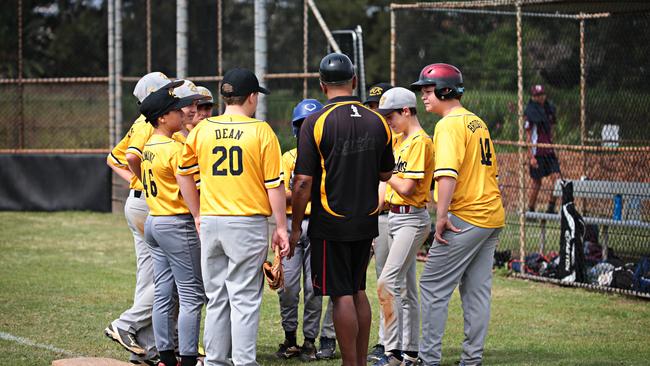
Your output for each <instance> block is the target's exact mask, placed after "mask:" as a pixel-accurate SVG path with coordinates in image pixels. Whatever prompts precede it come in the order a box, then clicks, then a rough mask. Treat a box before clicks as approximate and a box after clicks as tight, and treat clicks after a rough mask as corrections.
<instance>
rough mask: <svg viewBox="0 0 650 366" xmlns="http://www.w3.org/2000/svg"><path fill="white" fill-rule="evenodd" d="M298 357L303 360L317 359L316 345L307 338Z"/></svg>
mask: <svg viewBox="0 0 650 366" xmlns="http://www.w3.org/2000/svg"><path fill="white" fill-rule="evenodd" d="M298 357H299V358H300V360H301V361H302V362H310V361H316V360H317V358H316V346H315V345H314V344H313V343H312V342H310V341H307V340H306V341H305V343H303V344H302V347H301V348H300V355H299V356H298Z"/></svg>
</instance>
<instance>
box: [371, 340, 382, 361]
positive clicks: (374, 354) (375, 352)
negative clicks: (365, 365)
mask: <svg viewBox="0 0 650 366" xmlns="http://www.w3.org/2000/svg"><path fill="white" fill-rule="evenodd" d="M384 352H385V350H384V345H383V344H379V343H378V344H375V346H374V347H372V350H371V351H370V352H368V362H376V361H379V359H380V358H381V357H382V356H383V355H384Z"/></svg>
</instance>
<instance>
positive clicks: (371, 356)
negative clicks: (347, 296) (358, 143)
mask: <svg viewBox="0 0 650 366" xmlns="http://www.w3.org/2000/svg"><path fill="white" fill-rule="evenodd" d="M392 87H393V86H392V85H391V84H388V83H379V84H376V85H373V86H372V87H371V88H370V89H369V90H368V98H367V99H366V100H365V101H364V102H363V104H364V105H366V106H367V107H368V108H370V109H372V110H373V111H377V108H378V107H379V100H380V98H381V96H382V95H383V94H384V93H385V92H386V91H387V90H389V89H391V88H392ZM395 138H396V135H395V133H394V131H393V140H395ZM385 196H386V182H380V183H379V201H380V202H379V206H380V210H379V218H378V219H377V222H378V230H379V236H378V237H376V238H375V241H374V243H373V246H372V249H373V252H374V255H375V273H376V274H377V279H379V276H380V275H381V271H382V269H383V268H384V263H386V257H388V206H386V205H384V197H385ZM384 353H385V349H384V316H383V314H382V312H381V311H380V312H379V332H378V334H377V344H375V345H374V346H373V347H372V349H371V350H369V351H368V362H375V361H378V360H379V359H380V358H381V357H382V356H383V355H384Z"/></svg>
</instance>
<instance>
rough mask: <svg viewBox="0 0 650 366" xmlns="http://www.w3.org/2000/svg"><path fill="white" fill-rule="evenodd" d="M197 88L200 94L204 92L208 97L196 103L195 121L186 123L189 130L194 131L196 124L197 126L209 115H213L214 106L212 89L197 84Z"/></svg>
mask: <svg viewBox="0 0 650 366" xmlns="http://www.w3.org/2000/svg"><path fill="white" fill-rule="evenodd" d="M196 90H197V91H198V92H199V94H202V95H204V96H206V97H208V98H206V99H201V100H199V101H198V103H197V104H196V114H195V115H194V121H193V123H190V124H186V125H185V128H186V129H187V130H188V131H192V129H193V128H194V126H196V125H197V124H198V123H199V122H201V121H202V120H204V119H206V118H208V117H212V109H213V108H214V99H213V98H212V93H211V92H210V90H209V89H208V88H206V87H203V86H197V87H196Z"/></svg>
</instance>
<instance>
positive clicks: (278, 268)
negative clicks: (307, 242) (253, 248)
mask: <svg viewBox="0 0 650 366" xmlns="http://www.w3.org/2000/svg"><path fill="white" fill-rule="evenodd" d="M262 271H263V272H264V277H265V278H266V282H268V284H269V288H270V289H271V290H277V289H279V288H284V270H283V269H282V258H281V257H280V248H276V249H275V258H274V259H273V263H271V262H269V261H266V262H264V264H263V265H262Z"/></svg>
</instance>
